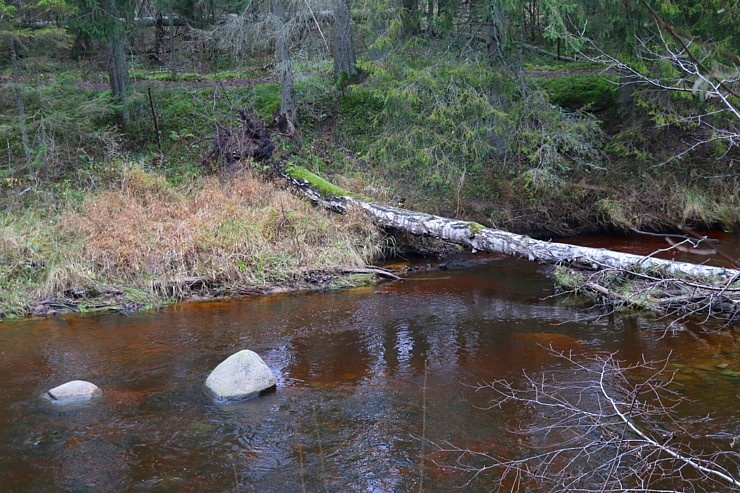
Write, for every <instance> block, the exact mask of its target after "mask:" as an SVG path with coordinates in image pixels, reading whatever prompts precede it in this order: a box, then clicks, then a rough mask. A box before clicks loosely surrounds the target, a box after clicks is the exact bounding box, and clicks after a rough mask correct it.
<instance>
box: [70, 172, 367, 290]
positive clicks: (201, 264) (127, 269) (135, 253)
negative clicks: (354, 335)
mask: <svg viewBox="0 0 740 493" xmlns="http://www.w3.org/2000/svg"><path fill="white" fill-rule="evenodd" d="M191 188H193V189H195V191H191V192H185V191H181V190H175V189H173V188H171V187H170V186H168V185H167V183H166V182H165V180H164V179H163V178H162V177H161V176H159V175H154V174H150V173H147V172H145V171H143V170H141V169H140V168H136V167H131V168H128V169H126V170H125V171H124V173H123V179H122V180H121V185H120V187H119V188H117V189H114V190H109V191H107V192H104V193H101V194H99V195H97V196H94V197H92V198H91V199H89V200H87V201H86V202H85V203H84V205H83V207H82V209H81V210H80V211H75V212H67V213H66V214H65V216H64V218H63V221H62V224H64V225H65V226H64V228H65V229H66V234H67V235H69V236H72V237H75V236H76V237H79V238H81V239H82V240H83V244H84V245H85V248H84V252H83V255H84V258H83V260H84V261H85V262H86V263H88V264H89V265H90V266H91V268H92V270H94V271H95V273H96V277H98V278H106V279H112V280H113V279H124V280H126V282H128V283H132V284H134V285H138V286H143V285H145V284H149V283H151V280H176V279H179V278H200V279H204V280H206V281H208V282H215V283H218V284H220V285H233V286H234V287H237V288H246V287H248V286H249V285H258V286H261V285H265V284H269V283H276V282H277V283H279V282H285V281H290V280H295V279H299V278H301V277H302V276H303V275H304V274H305V273H306V272H308V271H313V270H332V269H336V268H339V267H356V266H360V265H362V264H365V263H367V262H369V261H370V260H371V259H372V258H373V257H375V256H376V255H377V254H378V253H379V251H378V249H377V247H376V245H377V244H378V240H379V236H378V232H377V231H376V230H375V228H373V227H372V226H371V225H370V223H369V222H368V221H366V220H365V219H364V218H363V217H361V216H356V215H348V216H344V217H341V216H336V215H332V216H330V215H329V213H327V212H324V211H321V210H318V209H316V208H314V207H312V206H311V205H310V204H307V203H306V202H305V201H304V200H301V199H299V198H297V197H295V196H293V195H292V194H291V193H290V192H288V191H286V190H283V189H280V188H278V187H277V186H275V185H274V184H271V183H268V182H265V181H263V180H262V179H260V178H258V177H256V176H254V175H252V174H250V173H247V172H245V173H241V174H238V175H236V176H235V177H234V178H233V179H231V180H230V181H228V182H226V183H222V182H219V181H218V180H217V179H216V178H209V179H203V180H202V181H199V182H197V183H195V184H192V185H191Z"/></svg>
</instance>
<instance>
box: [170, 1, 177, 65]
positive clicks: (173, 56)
mask: <svg viewBox="0 0 740 493" xmlns="http://www.w3.org/2000/svg"><path fill="white" fill-rule="evenodd" d="M169 10H170V19H169V21H170V24H169V26H170V72H171V73H172V76H173V77H175V76H177V54H176V52H175V13H174V12H173V11H172V0H170V4H169Z"/></svg>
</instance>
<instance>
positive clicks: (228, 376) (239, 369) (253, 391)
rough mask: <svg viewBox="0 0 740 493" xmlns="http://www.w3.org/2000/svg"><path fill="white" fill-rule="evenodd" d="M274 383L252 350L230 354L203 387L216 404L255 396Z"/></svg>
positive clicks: (268, 371)
mask: <svg viewBox="0 0 740 493" xmlns="http://www.w3.org/2000/svg"><path fill="white" fill-rule="evenodd" d="M276 384H277V379H276V378H275V374H274V373H273V372H272V370H271V369H270V367H269V366H267V364H266V363H265V362H264V361H263V360H262V358H260V357H259V355H258V354H257V353H255V352H254V351H250V350H248V349H245V350H243V351H239V352H238V353H236V354H232V355H231V356H229V357H228V358H226V359H225V360H224V361H223V362H221V364H220V365H218V366H217V367H216V368H215V369H214V370H213V371H212V372H211V374H210V375H208V378H207V379H206V387H207V388H208V390H209V391H210V392H211V394H212V395H213V397H214V398H215V399H216V400H219V401H240V400H244V399H250V398H252V397H256V396H258V395H259V393H260V392H262V391H264V390H268V389H271V388H273V387H275V385H276Z"/></svg>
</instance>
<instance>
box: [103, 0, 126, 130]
mask: <svg viewBox="0 0 740 493" xmlns="http://www.w3.org/2000/svg"><path fill="white" fill-rule="evenodd" d="M100 6H101V8H102V9H103V11H104V12H106V13H107V14H108V15H110V16H112V17H113V18H114V19H118V15H117V11H116V8H115V5H114V4H113V0H100ZM108 48H109V50H110V53H109V56H108V76H109V78H110V88H111V94H112V96H113V103H114V104H116V105H118V106H119V110H118V119H119V123H120V124H121V125H126V124H127V123H128V122H129V119H130V116H129V111H128V108H126V86H127V85H128V69H127V67H126V52H125V50H124V32H123V26H122V25H121V23H120V21H116V22H115V25H114V27H113V28H112V30H111V33H110V35H109V37H108Z"/></svg>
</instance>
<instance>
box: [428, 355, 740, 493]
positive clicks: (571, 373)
mask: <svg viewBox="0 0 740 493" xmlns="http://www.w3.org/2000/svg"><path fill="white" fill-rule="evenodd" d="M549 351H550V353H551V354H552V355H554V356H555V357H557V358H559V359H561V360H563V361H564V362H565V363H566V365H565V369H562V370H561V371H560V372H559V373H553V374H544V373H543V374H541V375H530V374H527V373H526V372H525V373H524V374H523V382H522V383H521V384H514V383H511V382H509V381H506V380H494V381H492V382H488V383H481V384H478V385H477V386H476V387H475V388H476V390H477V391H481V392H490V393H491V394H492V399H491V404H490V406H489V407H488V408H487V409H489V410H490V412H492V413H493V412H495V409H497V408H503V407H514V408H516V409H521V411H520V413H519V414H520V415H521V416H522V424H521V425H520V428H519V429H517V430H514V431H512V433H513V434H514V435H515V436H517V437H518V440H517V443H518V444H519V446H520V447H523V448H524V450H522V453H521V454H519V456H517V457H503V456H501V455H499V454H496V453H494V452H489V451H474V450H471V449H467V448H461V447H457V446H454V445H452V444H450V443H442V444H435V445H436V447H437V451H436V454H435V459H436V462H437V463H438V464H440V465H443V466H445V467H452V468H454V469H457V470H460V471H463V472H466V473H468V474H470V481H469V483H470V482H472V481H473V480H475V479H476V478H477V477H478V476H480V475H482V474H496V475H497V476H498V477H499V486H500V488H501V490H506V491H547V492H561V491H580V492H584V493H591V492H592V493H597V492H601V493H603V492H607V491H608V492H624V493H626V492H664V491H665V492H669V491H670V492H674V491H696V492H699V491H701V492H712V491H735V490H736V489H737V488H740V479H739V478H737V477H736V476H735V474H736V471H737V466H738V463H739V462H740V453H738V452H736V451H734V450H733V444H734V437H731V436H728V437H724V436H721V437H720V436H715V437H713V439H712V440H709V437H707V436H702V437H701V438H702V442H703V443H702V447H703V449H704V450H702V451H698V450H695V449H693V448H692V446H691V444H692V441H693V440H694V439H695V438H697V437H695V436H694V435H693V434H692V431H691V430H692V428H693V426H694V425H696V424H699V423H701V422H703V421H704V418H701V417H700V418H693V419H685V418H679V417H678V416H677V414H676V409H677V406H678V405H679V404H681V403H682V402H683V401H684V399H683V398H682V397H681V395H680V394H679V392H677V391H676V384H674V382H673V377H674V374H675V371H672V370H670V369H669V361H668V360H667V359H666V360H661V361H644V360H643V361H641V362H638V363H635V364H625V363H623V362H620V361H618V360H616V359H615V358H614V355H613V354H601V355H597V356H594V357H591V358H578V359H576V357H575V356H574V355H573V354H571V353H565V352H559V351H556V350H554V349H553V348H552V347H550V348H549ZM731 438H732V439H733V440H732V441H730V439H731ZM709 446H711V447H712V448H713V450H707V447H709ZM449 457H451V458H454V460H453V461H452V462H451V461H450V460H447V458H449Z"/></svg>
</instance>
